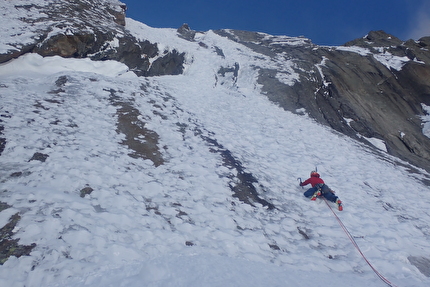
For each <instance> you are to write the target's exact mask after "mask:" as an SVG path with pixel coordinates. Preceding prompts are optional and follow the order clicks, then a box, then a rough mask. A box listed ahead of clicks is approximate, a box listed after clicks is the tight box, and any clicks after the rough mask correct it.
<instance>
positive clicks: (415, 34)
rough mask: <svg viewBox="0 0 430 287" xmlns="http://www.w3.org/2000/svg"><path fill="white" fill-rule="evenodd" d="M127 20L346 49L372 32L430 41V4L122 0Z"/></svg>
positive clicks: (416, 0) (394, 0)
mask: <svg viewBox="0 0 430 287" xmlns="http://www.w3.org/2000/svg"><path fill="white" fill-rule="evenodd" d="M121 1H122V2H123V3H125V4H127V7H128V10H127V16H128V17H130V18H133V19H135V20H138V21H140V22H143V23H145V24H146V25H149V26H151V27H156V28H179V27H180V26H181V25H182V24H183V23H188V24H189V25H190V27H191V29H193V30H197V31H208V30H210V29H213V30H215V29H224V28H229V29H239V30H247V31H257V32H265V33H268V34H272V35H286V36H305V37H307V38H310V39H311V40H312V42H314V43H316V44H319V45H341V44H344V43H345V42H348V41H350V40H353V39H356V38H359V37H362V36H364V35H366V34H367V33H368V32H369V31H371V30H384V31H386V32H387V33H390V34H392V35H394V36H396V37H398V38H400V39H401V40H408V39H418V38H420V37H423V36H430V1H428V0H361V1H359V0H326V1H321V0H294V1H290V0H266V1H262V0H247V1H242V0H216V1H203V0H200V1H198V0H188V1H187V0H185V1H184V0H183V1H172V0H156V1H142V0H121Z"/></svg>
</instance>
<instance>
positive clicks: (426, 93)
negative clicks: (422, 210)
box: [0, 0, 430, 170]
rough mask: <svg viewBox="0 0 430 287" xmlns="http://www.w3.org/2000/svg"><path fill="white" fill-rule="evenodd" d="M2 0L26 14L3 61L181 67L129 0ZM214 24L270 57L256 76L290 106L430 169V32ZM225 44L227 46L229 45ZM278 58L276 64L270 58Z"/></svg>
mask: <svg viewBox="0 0 430 287" xmlns="http://www.w3.org/2000/svg"><path fill="white" fill-rule="evenodd" d="M2 5H4V7H3V9H4V10H5V11H6V12H5V13H8V11H9V12H11V11H12V10H13V14H15V15H18V16H19V18H16V19H11V20H13V21H16V22H17V25H16V27H17V28H16V30H18V31H6V32H4V35H5V37H3V38H4V39H5V42H6V44H7V45H8V46H7V48H3V49H2V50H1V51H0V63H3V62H6V61H8V60H10V59H12V58H16V57H18V56H20V55H22V54H25V53H29V52H33V53H38V54H40V55H42V56H53V55H59V56H62V57H75V58H84V57H88V58H91V59H93V60H117V61H120V62H122V63H125V64H126V65H127V66H128V67H129V68H130V70H132V71H134V72H135V73H136V74H137V75H139V76H158V75H168V74H169V75H177V74H181V73H182V72H183V68H184V60H185V53H183V52H182V51H177V50H175V49H172V50H160V49H159V47H158V46H157V44H155V43H151V42H149V41H146V40H143V41H142V40H138V39H136V38H135V37H134V36H133V35H131V34H130V33H129V32H128V31H127V28H126V27H125V25H126V24H125V11H126V6H125V5H124V4H123V3H121V2H119V1H116V0H93V1H84V0H75V1H14V2H13V3H12V2H8V3H4V4H2ZM23 23H24V25H23ZM12 32H13V33H12ZM196 33H197V32H196V31H193V30H191V29H190V28H189V27H188V25H184V26H182V27H181V28H179V29H178V36H179V37H181V38H183V39H186V40H188V41H195V36H196ZM216 33H217V34H219V35H221V36H223V37H227V38H229V39H230V40H231V41H235V42H239V43H241V44H243V45H245V46H247V47H249V48H251V49H252V50H254V51H255V52H257V53H260V54H261V55H262V56H264V57H266V58H267V59H269V60H268V65H267V66H265V67H255V69H258V71H259V78H258V83H259V84H260V85H261V86H262V91H263V92H264V93H265V94H266V95H267V97H268V98H269V99H270V100H272V101H274V102H276V103H277V104H279V105H280V106H281V107H283V108H284V109H286V110H289V111H292V112H294V113H307V114H308V115H310V116H311V117H313V118H315V120H317V121H318V122H321V123H323V124H325V125H329V126H330V127H332V128H333V129H335V130H337V131H339V132H341V133H344V134H346V135H348V136H351V137H354V138H357V139H359V140H361V141H364V142H367V143H369V141H372V140H374V139H378V140H380V141H383V142H384V143H385V146H386V151H387V152H388V153H390V154H392V155H394V156H397V157H400V158H402V159H404V160H407V161H409V162H411V163H413V164H414V165H417V166H419V167H422V168H425V169H427V170H430V139H429V138H428V137H426V136H425V135H424V134H423V131H422V124H423V123H422V119H421V118H420V116H423V115H425V110H424V107H425V106H430V52H429V48H430V37H426V38H422V39H420V40H419V41H412V40H409V41H407V42H403V41H401V40H399V39H397V38H396V37H394V36H391V35H388V34H386V33H384V32H383V31H377V32H375V31H374V32H370V33H369V34H368V35H366V36H365V37H363V38H361V39H357V40H354V41H351V42H349V43H346V44H345V45H344V46H340V47H322V46H317V45H314V44H313V43H312V42H311V41H310V40H308V39H304V38H290V37H280V36H270V35H267V34H262V33H255V32H246V31H233V30H220V31H216ZM202 46H204V44H202ZM217 53H218V54H219V55H220V56H223V51H222V50H217ZM275 60H276V61H275ZM272 61H273V62H276V63H277V64H276V65H271V64H270V63H271V62H272ZM280 63H281V64H280ZM238 73H240V63H235V64H234V65H232V66H231V67H220V69H219V71H218V76H219V78H220V79H222V78H225V77H226V75H231V76H232V77H233V78H234V77H237V75H238ZM287 78H288V79H289V80H286V79H287ZM291 78H294V79H295V80H294V81H291ZM220 83H221V81H220ZM423 104H424V105H425V106H424V105H423ZM309 140H315V141H318V135H309ZM0 143H1V142H0Z"/></svg>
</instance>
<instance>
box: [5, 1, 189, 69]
mask: <svg viewBox="0 0 430 287" xmlns="http://www.w3.org/2000/svg"><path fill="white" fill-rule="evenodd" d="M3 5H4V7H3V8H4V10H6V13H8V12H10V14H13V15H18V16H20V17H19V18H18V19H12V20H14V21H16V22H17V25H16V26H17V29H16V30H21V31H17V32H15V34H12V35H10V33H9V34H7V35H8V36H9V39H8V38H6V39H5V40H6V43H7V44H8V45H9V48H8V49H6V50H5V51H1V53H0V63H3V62H6V61H8V60H10V59H12V58H16V57H18V56H20V55H22V54H25V53H30V52H33V53H38V54H40V55H42V56H54V55H58V56H61V57H74V58H85V57H88V58H91V59H92V60H101V61H103V60H116V61H119V62H122V63H124V64H126V65H127V66H128V67H129V68H130V69H131V70H132V71H134V72H135V73H136V74H137V75H139V76H156V75H165V74H180V73H182V69H183V67H182V64H183V56H184V55H183V54H181V53H178V52H177V51H175V50H172V51H160V50H159V49H158V47H157V45H156V44H154V43H150V42H149V41H139V40H137V39H136V38H134V37H133V36H132V35H130V33H128V32H127V30H126V29H125V11H126V5H125V4H123V3H121V2H119V1H116V0H93V1H85V0H75V1H14V2H13V3H4V4H3ZM5 32H6V33H7V32H9V31H5ZM12 32H14V31H12ZM151 63H152V64H151Z"/></svg>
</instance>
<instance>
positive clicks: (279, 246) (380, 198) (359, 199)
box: [0, 19, 430, 287]
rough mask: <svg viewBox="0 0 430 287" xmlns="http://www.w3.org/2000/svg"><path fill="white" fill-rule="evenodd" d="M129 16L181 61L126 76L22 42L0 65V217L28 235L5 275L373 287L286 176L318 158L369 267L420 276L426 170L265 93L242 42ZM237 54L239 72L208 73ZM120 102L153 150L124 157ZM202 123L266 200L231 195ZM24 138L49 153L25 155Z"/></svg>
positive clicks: (4, 280)
mask: <svg viewBox="0 0 430 287" xmlns="http://www.w3.org/2000/svg"><path fill="white" fill-rule="evenodd" d="M127 27H128V28H129V29H130V30H131V31H132V32H133V33H134V34H135V35H136V37H139V38H141V39H148V40H149V41H151V42H157V43H160V45H163V46H162V47H163V48H162V49H173V48H176V49H178V50H179V51H183V52H186V57H187V66H186V69H185V73H184V75H180V76H163V77H154V78H138V77H136V76H134V74H132V73H130V72H127V69H126V67H125V66H123V65H121V64H119V63H116V62H112V61H107V62H98V63H95V62H91V61H89V60H86V59H82V60H77V59H62V58H59V57H52V58H41V57H40V56H37V55H32V54H28V55H25V56H22V57H20V58H18V59H16V60H13V61H11V62H9V63H6V64H2V65H0V99H1V106H0V109H1V110H0V115H1V119H2V121H3V122H2V125H3V126H4V131H3V132H4V137H5V138H6V139H7V143H6V147H5V150H4V152H3V154H2V155H1V156H0V163H1V169H0V182H1V191H2V195H1V197H0V201H2V202H6V203H7V204H8V205H10V206H12V207H11V208H8V209H5V210H3V211H2V212H0V226H4V225H5V224H6V223H7V222H8V220H9V218H10V217H11V216H12V215H13V214H15V213H17V212H19V213H20V215H21V220H20V221H19V223H18V224H17V226H16V228H15V230H14V231H15V232H17V233H16V235H15V238H20V241H19V243H20V244H23V245H30V244H32V243H36V244H37V246H36V247H35V248H34V249H33V251H32V252H31V254H30V256H22V257H20V258H15V257H11V258H10V259H9V260H8V261H6V262H5V263H4V265H2V266H0V285H1V286H334V287H336V286H369V287H370V286H384V285H385V283H384V282H382V281H381V280H379V279H378V277H377V276H376V274H375V273H374V272H373V271H372V269H371V268H370V266H369V265H368V264H367V263H366V261H365V260H364V259H363V258H362V256H361V255H360V253H359V252H358V251H357V249H355V247H354V246H353V244H352V243H351V241H350V239H349V238H348V237H347V235H346V233H345V232H344V231H343V230H342V228H341V226H340V225H339V223H338V222H337V220H336V218H335V217H334V215H333V213H332V211H331V210H330V208H329V207H328V206H327V205H326V203H325V202H324V201H323V200H321V199H319V200H317V201H316V202H312V201H310V200H308V199H306V198H304V197H303V195H302V194H303V192H304V191H305V189H302V188H301V187H299V186H298V181H297V178H298V177H302V178H303V179H305V178H306V177H307V176H308V174H309V172H310V171H311V170H312V169H314V168H315V167H318V170H319V172H320V173H321V175H322V177H323V179H324V180H325V181H326V183H327V184H328V185H329V186H330V187H331V188H333V189H334V190H336V191H337V194H338V196H339V197H340V198H341V199H342V200H343V202H344V211H342V212H339V211H335V213H336V214H337V215H338V216H339V218H340V220H341V221H342V222H343V223H344V224H345V226H346V227H347V228H348V230H349V231H350V232H351V234H352V236H353V237H354V239H355V240H356V242H357V244H358V245H359V247H360V248H361V251H362V252H363V254H364V255H365V256H366V258H367V259H368V260H369V262H370V263H371V264H372V266H373V267H374V268H376V269H377V270H378V271H379V272H380V273H381V274H383V276H385V277H386V278H387V279H388V280H389V281H390V282H391V283H392V284H393V286H430V278H429V277H426V276H425V270H424V274H423V272H420V270H419V269H418V268H417V266H414V265H412V264H411V263H410V260H409V259H408V258H430V243H429V242H430V228H429V222H430V213H429V211H428V207H429V206H430V198H429V192H428V187H427V186H425V185H424V184H422V180H424V179H428V177H429V175H428V174H427V173H426V172H425V171H422V170H420V171H419V172H410V171H411V169H410V167H409V165H408V164H406V163H402V162H400V161H398V160H396V159H394V158H392V157H390V156H388V155H386V154H383V153H382V152H380V153H376V152H374V151H372V150H371V149H369V148H367V147H364V146H363V145H361V144H359V143H357V142H354V141H353V140H351V139H349V138H346V137H344V136H342V135H339V134H337V133H334V132H333V131H331V130H329V129H328V128H326V127H323V126H321V125H319V124H317V123H315V122H314V121H312V120H311V119H309V118H308V117H307V116H306V115H302V116H300V115H294V114H292V113H289V112H285V111H284V110H282V109H281V108H279V107H278V106H276V105H275V104H273V103H271V102H269V101H268V100H267V98H266V97H265V96H264V95H262V94H261V93H260V90H259V86H258V85H257V84H256V76H257V71H256V70H255V69H254V66H255V65H259V66H264V65H267V64H263V63H262V60H261V59H262V58H263V56H262V55H259V54H256V53H254V52H252V51H250V50H249V49H247V48H246V47H244V46H241V45H239V44H235V43H233V42H231V41H228V40H227V39H225V38H222V37H220V36H217V35H216V34H214V33H213V32H210V31H209V32H207V33H199V34H197V40H198V42H202V43H204V44H205V45H206V46H207V48H205V47H204V45H199V43H198V42H188V41H185V40H183V39H180V38H178V37H177V36H176V31H175V30H173V29H154V28H150V27H148V26H146V25H143V24H141V23H138V22H136V21H133V20H131V19H127ZM292 41H293V40H292ZM215 46H216V47H217V48H218V49H221V50H222V51H223V54H224V57H222V56H220V55H219V53H217V51H219V50H217V49H215ZM235 63H239V66H240V70H239V74H238V77H237V78H236V77H235V76H234V74H233V73H226V75H225V77H222V76H220V75H219V74H217V71H218V70H219V68H220V67H233V66H234V65H235ZM272 64H273V67H282V68H283V69H284V71H285V72H286V73H287V74H288V71H289V70H290V69H289V66H288V65H289V64H290V63H282V62H273V63H272ZM283 65H284V66H283ZM284 80H285V81H287V82H289V83H294V81H298V80H299V79H298V78H297V77H296V75H294V73H291V77H290V79H285V78H284ZM119 104H121V105H128V106H131V107H133V108H135V109H137V110H138V111H139V113H140V114H139V116H138V119H139V121H140V122H141V124H144V125H145V128H147V129H149V130H151V131H154V132H156V133H157V134H158V136H159V138H158V147H159V151H160V152H161V154H162V157H163V160H164V163H163V164H161V165H158V166H155V165H154V163H153V162H152V161H151V160H149V159H142V158H139V157H137V158H136V157H131V156H129V154H130V153H131V150H130V149H129V148H128V147H127V146H126V145H123V144H121V142H123V141H124V140H125V136H124V134H122V133H120V132H118V131H117V129H118V127H117V122H118V113H117V112H118V109H119ZM205 138H210V139H213V140H216V142H217V143H219V144H220V145H222V146H223V147H224V148H225V149H228V150H229V151H230V152H231V154H232V155H233V156H234V157H235V158H236V159H238V160H239V161H240V162H241V163H242V165H243V166H244V167H245V168H246V172H249V173H252V175H253V176H254V177H255V178H256V179H257V180H258V183H257V184H256V187H257V189H258V191H259V193H260V196H261V197H262V198H264V199H265V200H267V201H269V202H270V203H272V204H274V205H275V207H276V209H274V210H269V209H268V208H267V207H263V206H261V205H259V204H255V206H251V205H249V204H245V203H243V202H241V201H239V200H238V199H236V198H234V197H232V191H231V189H230V188H229V183H230V178H231V174H232V173H234V172H235V171H234V170H231V169H229V168H227V167H225V166H224V165H223V159H222V157H221V156H220V154H219V153H217V152H214V151H213V149H214V147H213V146H210V144H209V143H208V141H205V140H204V139H205ZM36 152H39V153H43V154H47V155H49V157H48V158H47V159H46V161H45V162H41V161H37V160H32V161H29V160H30V159H31V158H32V156H33V154H34V153H36ZM17 172H20V173H21V174H20V176H11V175H12V174H16V173H17ZM233 175H234V174H233ZM86 186H90V187H91V188H92V189H93V192H92V193H91V194H89V195H86V196H85V197H84V198H81V197H80V190H81V189H82V188H84V187H86ZM330 206H332V207H334V205H330ZM416 265H417V264H416ZM419 267H421V269H425V267H426V266H419ZM428 268H429V267H428V266H427V270H428ZM421 271H422V270H421ZM427 276H429V275H428V274H427Z"/></svg>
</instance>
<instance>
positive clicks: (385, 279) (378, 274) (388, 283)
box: [323, 197, 397, 287]
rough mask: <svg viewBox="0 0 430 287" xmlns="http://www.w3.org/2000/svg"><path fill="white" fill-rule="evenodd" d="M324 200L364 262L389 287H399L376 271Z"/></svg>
mask: <svg viewBox="0 0 430 287" xmlns="http://www.w3.org/2000/svg"><path fill="white" fill-rule="evenodd" d="M323 199H324V201H325V203H326V204H327V206H328V207H329V208H330V210H331V212H332V213H333V215H334V217H336V220H337V222H339V225H340V227H342V229H343V231H344V232H345V233H346V235H347V236H348V238H349V240H351V242H352V245H354V247H355V248H356V249H357V251H358V252H359V253H360V254H361V256H362V257H363V259H364V261H366V263H367V264H368V265H369V266H370V268H372V270H373V272H375V274H376V275H377V276H378V277H379V279H381V280H382V281H383V282H384V283H385V284H387V285H388V286H390V287H397V286H396V285H394V284H393V283H391V282H390V281H388V279H387V278H385V277H384V276H383V275H382V274H381V273H379V272H378V270H376V269H375V267H373V265H372V264H371V263H370V262H369V260H368V259H367V258H366V256H365V255H364V254H363V252H362V251H361V249H360V247H359V246H358V244H357V242H356V241H355V239H354V237H353V236H352V235H351V233H349V231H348V229H347V228H346V226H345V225H344V224H343V222H342V221H341V220H340V218H339V217H338V216H337V214H336V212H334V210H333V208H332V207H331V206H330V204H329V203H328V202H327V199H325V198H324V197H323Z"/></svg>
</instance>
